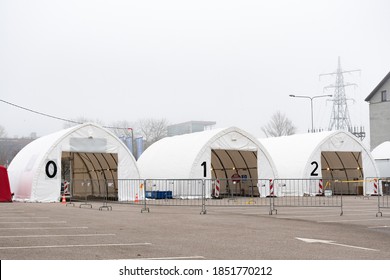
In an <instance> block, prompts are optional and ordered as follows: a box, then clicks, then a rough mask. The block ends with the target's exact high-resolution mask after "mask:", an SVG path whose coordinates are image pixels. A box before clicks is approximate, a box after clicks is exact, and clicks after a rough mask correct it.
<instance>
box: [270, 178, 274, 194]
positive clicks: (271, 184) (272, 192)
mask: <svg viewBox="0 0 390 280" xmlns="http://www.w3.org/2000/svg"><path fill="white" fill-rule="evenodd" d="M269 195H270V196H275V193H274V180H272V179H269Z"/></svg>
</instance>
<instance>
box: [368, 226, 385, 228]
mask: <svg viewBox="0 0 390 280" xmlns="http://www.w3.org/2000/svg"><path fill="white" fill-rule="evenodd" d="M368 228H390V226H377V227H368Z"/></svg>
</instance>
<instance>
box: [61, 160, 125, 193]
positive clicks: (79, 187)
mask: <svg viewBox="0 0 390 280" xmlns="http://www.w3.org/2000/svg"><path fill="white" fill-rule="evenodd" d="M61 170H62V174H61V179H62V182H64V181H67V182H71V188H70V193H71V195H72V197H74V198H78V197H79V198H82V199H85V198H88V199H91V198H96V199H102V198H110V199H111V200H112V199H114V200H117V199H118V172H117V171H118V154H112V153H82V152H62V158H61Z"/></svg>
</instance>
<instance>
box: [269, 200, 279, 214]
mask: <svg viewBox="0 0 390 280" xmlns="http://www.w3.org/2000/svg"><path fill="white" fill-rule="evenodd" d="M274 199H275V197H274V196H269V214H270V215H273V213H274V212H275V215H277V214H278V210H277V209H275V201H274Z"/></svg>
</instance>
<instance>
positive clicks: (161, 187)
mask: <svg viewBox="0 0 390 280" xmlns="http://www.w3.org/2000/svg"><path fill="white" fill-rule="evenodd" d="M203 188H204V186H203V180H202V179H193V180H192V179H187V180H184V179H183V180H181V179H175V180H167V179H148V180H145V188H144V189H145V194H144V195H145V201H146V205H147V206H150V205H154V206H202V199H203V197H204V194H203Z"/></svg>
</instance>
